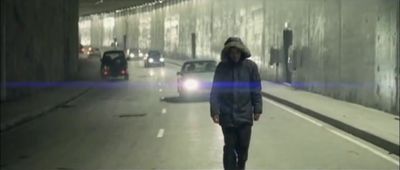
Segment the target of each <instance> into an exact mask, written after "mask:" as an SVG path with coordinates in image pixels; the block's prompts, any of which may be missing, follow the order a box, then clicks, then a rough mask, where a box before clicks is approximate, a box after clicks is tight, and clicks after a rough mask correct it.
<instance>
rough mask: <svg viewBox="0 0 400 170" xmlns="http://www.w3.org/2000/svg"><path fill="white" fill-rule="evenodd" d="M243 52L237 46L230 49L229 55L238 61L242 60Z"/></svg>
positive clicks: (234, 60)
mask: <svg viewBox="0 0 400 170" xmlns="http://www.w3.org/2000/svg"><path fill="white" fill-rule="evenodd" d="M241 55H242V53H241V52H240V50H239V49H237V48H231V49H230V50H229V57H230V58H231V60H232V61H233V62H235V63H238V62H239V61H240V57H241Z"/></svg>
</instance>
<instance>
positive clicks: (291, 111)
mask: <svg viewBox="0 0 400 170" xmlns="http://www.w3.org/2000/svg"><path fill="white" fill-rule="evenodd" d="M263 100H265V101H267V102H269V103H271V104H273V105H275V106H277V107H279V108H281V109H283V110H285V111H288V112H289V113H292V114H294V115H296V116H298V117H300V118H302V119H304V120H307V121H309V122H311V123H313V124H315V125H317V126H319V127H322V124H321V123H318V122H317V121H315V120H313V119H311V118H309V117H307V116H304V115H303V114H301V113H299V112H296V111H294V110H292V109H290V108H288V107H286V106H284V105H282V104H279V103H276V102H274V101H272V100H269V99H266V98H263Z"/></svg>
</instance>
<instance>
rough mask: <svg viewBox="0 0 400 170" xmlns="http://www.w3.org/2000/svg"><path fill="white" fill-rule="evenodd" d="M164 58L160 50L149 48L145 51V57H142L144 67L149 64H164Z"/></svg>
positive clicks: (149, 65)
mask: <svg viewBox="0 0 400 170" xmlns="http://www.w3.org/2000/svg"><path fill="white" fill-rule="evenodd" d="M164 62H165V59H164V57H163V55H162V54H161V52H159V51H156V50H150V51H149V52H148V53H147V57H146V58H145V59H144V67H151V66H165V63H164Z"/></svg>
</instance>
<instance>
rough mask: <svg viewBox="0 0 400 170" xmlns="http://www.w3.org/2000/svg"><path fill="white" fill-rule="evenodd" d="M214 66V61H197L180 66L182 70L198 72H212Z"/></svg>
mask: <svg viewBox="0 0 400 170" xmlns="http://www.w3.org/2000/svg"><path fill="white" fill-rule="evenodd" d="M215 68H216V62H215V61H197V62H189V63H185V64H184V65H183V67H182V72H185V73H198V72H214V71H215Z"/></svg>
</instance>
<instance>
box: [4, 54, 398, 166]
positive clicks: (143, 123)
mask: <svg viewBox="0 0 400 170" xmlns="http://www.w3.org/2000/svg"><path fill="white" fill-rule="evenodd" d="M85 63H87V64H88V65H87V67H85V65H84V66H83V69H84V70H86V71H87V73H86V75H85V76H88V77H87V79H88V80H91V81H95V82H97V84H98V86H95V87H93V88H92V89H91V90H90V91H89V92H88V93H87V94H85V95H84V96H82V97H80V98H78V99H77V100H75V101H73V102H71V103H70V104H69V105H68V107H64V108H60V109H57V110H55V111H54V112H52V113H50V114H47V115H46V116H43V117H40V118H38V119H35V120H33V121H31V122H29V123H26V124H23V125H21V126H19V127H17V128H14V129H12V130H10V131H7V132H5V133H2V134H1V169H4V170H11V169H12V170H14V169H18V170H20V169H21V170H25V169H26V170H28V169H38V170H42V169H45V170H47V169H55V170H87V169H89V170H92V169H109V170H116V169H118V170H120V169H222V147H223V137H222V132H221V129H220V127H219V126H218V125H216V124H213V123H212V121H211V119H210V117H209V104H208V101H207V99H194V100H190V101H184V100H181V99H179V97H177V96H178V94H177V92H176V84H175V83H176V71H177V69H178V67H176V66H174V65H169V64H167V65H166V67H165V68H147V69H145V68H143V65H142V63H141V62H130V68H129V71H130V74H131V77H130V80H129V81H118V80H116V81H108V82H103V81H99V80H98V78H97V77H98V75H97V70H98V59H91V60H88V61H86V62H85ZM249 152H250V153H249V161H248V166H247V168H248V169H399V166H398V165H396V161H394V162H393V161H391V160H397V161H398V158H397V157H395V156H393V155H388V154H386V153H385V152H384V151H383V150H381V149H380V148H376V147H374V146H372V145H370V144H368V143H366V142H364V141H361V140H359V139H357V138H354V137H352V136H350V135H348V134H346V133H344V132H341V131H339V130H337V129H335V128H333V127H330V126H328V125H326V124H324V123H322V122H318V121H317V120H314V119H312V118H308V117H306V116H303V115H302V114H301V113H298V112H296V111H293V110H291V109H289V108H287V107H285V106H282V105H279V104H277V103H274V102H272V101H269V100H264V114H263V115H262V117H261V120H260V121H259V122H256V123H255V125H254V126H253V135H252V141H251V146H250V151H249Z"/></svg>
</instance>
